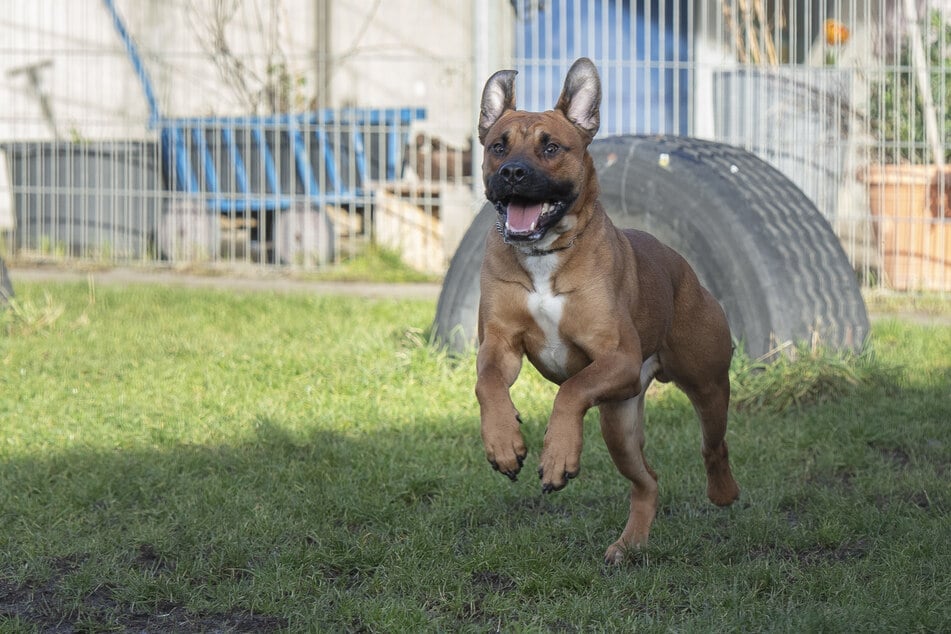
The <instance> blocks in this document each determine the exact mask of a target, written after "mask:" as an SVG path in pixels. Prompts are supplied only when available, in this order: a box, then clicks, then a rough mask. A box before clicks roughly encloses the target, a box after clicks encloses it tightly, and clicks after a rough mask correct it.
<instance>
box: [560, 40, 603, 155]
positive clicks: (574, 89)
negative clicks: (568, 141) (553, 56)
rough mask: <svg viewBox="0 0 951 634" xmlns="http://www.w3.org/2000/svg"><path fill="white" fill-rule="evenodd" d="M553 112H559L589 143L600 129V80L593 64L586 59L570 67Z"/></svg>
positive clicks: (583, 58) (581, 59)
mask: <svg viewBox="0 0 951 634" xmlns="http://www.w3.org/2000/svg"><path fill="white" fill-rule="evenodd" d="M555 110H560V111H561V112H562V113H564V115H565V116H566V117H568V121H571V122H572V123H573V124H575V126H576V127H578V128H579V129H581V130H582V131H583V132H585V133H586V134H587V135H588V140H589V141H590V140H591V139H593V138H594V135H595V134H597V133H598V128H599V127H601V79H600V78H599V77H598V69H597V67H595V65H594V62H592V61H591V60H590V59H588V58H587V57H582V58H580V59H578V60H577V61H575V63H574V64H572V65H571V69H570V70H569V71H568V76H567V77H565V86H564V88H562V89H561V96H560V97H559V98H558V103H557V104H555Z"/></svg>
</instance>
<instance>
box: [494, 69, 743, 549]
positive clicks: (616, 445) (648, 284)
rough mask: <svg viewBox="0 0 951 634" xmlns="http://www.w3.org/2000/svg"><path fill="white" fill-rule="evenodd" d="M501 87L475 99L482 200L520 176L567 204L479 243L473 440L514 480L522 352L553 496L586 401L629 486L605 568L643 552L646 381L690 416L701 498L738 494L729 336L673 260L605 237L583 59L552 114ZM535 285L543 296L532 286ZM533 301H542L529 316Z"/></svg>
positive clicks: (649, 488)
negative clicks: (695, 429) (478, 420)
mask: <svg viewBox="0 0 951 634" xmlns="http://www.w3.org/2000/svg"><path fill="white" fill-rule="evenodd" d="M513 81H514V74H511V71H502V72H500V73H497V74H496V76H493V78H492V79H490V80H489V83H487V84H486V90H485V93H484V97H483V107H482V117H481V119H480V126H479V129H480V141H482V143H483V145H484V146H485V154H484V161H483V175H484V178H485V180H486V187H487V196H488V197H489V199H490V200H492V199H493V193H494V192H495V190H496V189H498V188H497V187H496V185H497V184H498V183H499V179H500V178H502V181H505V182H502V183H501V187H503V188H505V189H506V191H508V190H509V189H511V190H512V191H513V192H515V193H514V195H515V196H519V195H520V194H519V192H520V190H519V187H520V186H521V185H520V182H521V181H520V177H521V176H523V175H524V181H525V182H528V181H529V179H538V180H539V181H540V182H543V181H544V179H552V180H553V182H556V183H559V184H564V183H570V184H572V185H573V188H572V192H571V195H573V196H574V199H573V200H572V202H571V204H570V206H569V207H568V209H567V212H566V213H565V215H564V216H563V217H561V218H560V220H558V222H557V223H555V224H554V225H553V226H551V227H550V228H549V229H548V230H547V231H546V232H545V234H544V237H542V238H539V239H537V240H530V241H527V242H525V243H522V242H519V239H520V237H519V236H510V235H507V236H506V238H503V235H502V233H503V232H504V228H503V230H502V231H492V232H490V234H489V235H488V237H487V241H486V255H485V259H484V262H483V266H482V277H481V284H482V295H481V301H480V306H479V326H478V335H479V341H480V345H479V354H478V360H477V373H478V379H477V383H476V395H477V397H478V400H479V404H480V409H481V417H482V438H483V442H484V444H485V449H486V456H487V458H488V459H489V461H490V462H491V463H492V465H493V466H494V467H495V468H496V469H498V470H499V471H501V472H502V473H504V474H506V475H508V476H509V477H510V478H512V479H515V476H516V474H518V472H519V471H520V469H521V467H522V463H523V461H524V459H525V456H526V454H527V448H526V447H525V444H524V440H523V438H522V435H521V432H520V430H519V422H520V421H519V418H518V413H517V411H516V409H515V406H514V404H513V403H512V400H511V397H510V396H509V388H510V387H511V385H512V384H513V383H514V381H515V379H516V377H517V375H518V373H519V370H520V369H521V362H522V358H523V356H527V357H528V359H529V360H530V361H531V362H532V364H533V365H535V366H536V367H537V368H538V369H539V371H540V372H541V373H542V375H543V376H545V377H546V378H548V379H549V380H551V381H553V382H555V383H557V384H558V385H560V389H559V390H558V393H557V395H556V397H555V401H554V404H553V408H552V413H551V418H550V420H549V424H548V429H547V431H546V433H545V440H544V447H543V449H542V452H541V456H540V466H539V475H540V478H541V481H542V487H543V490H544V491H545V492H549V491H555V490H558V489H561V488H563V487H564V486H565V485H566V484H567V482H568V480H569V479H571V478H573V477H575V476H576V475H577V474H578V471H579V469H580V457H581V442H582V418H583V416H584V414H585V412H586V411H587V410H588V409H590V408H592V407H596V406H597V407H598V408H599V411H600V416H601V430H602V435H603V437H604V440H605V442H606V444H607V446H608V450H609V452H610V453H611V456H612V459H613V460H614V462H615V464H616V465H617V467H618V470H619V471H620V472H621V474H622V475H624V476H625V477H626V478H628V479H629V480H630V481H631V502H630V504H631V508H630V515H629V518H628V521H627V524H626V526H625V528H624V530H623V531H622V533H621V536H620V537H619V538H618V540H617V541H616V542H615V543H613V544H612V545H611V546H610V547H609V548H608V550H607V552H606V553H605V558H606V560H607V561H609V562H611V563H617V562H619V561H621V560H622V559H623V557H624V553H625V552H626V551H627V550H628V549H630V548H635V547H639V546H642V545H644V544H645V543H646V541H647V537H648V532H649V529H650V525H651V523H652V521H653V519H654V515H655V513H656V504H657V484H656V480H657V478H656V475H655V473H654V472H653V470H652V469H651V468H650V467H649V466H648V465H647V463H646V462H645V460H644V456H643V445H644V430H643V392H644V390H646V388H647V385H648V384H649V383H650V381H651V380H652V379H653V378H655V377H656V378H657V379H658V380H662V381H673V382H674V383H675V384H676V385H678V386H679V387H680V388H681V389H683V390H684V392H685V393H686V394H687V396H688V397H689V398H690V400H691V402H692V403H693V405H694V407H695V409H696V411H697V413H698V415H699V417H700V422H701V431H702V434H703V444H702V455H703V459H704V463H705V466H706V471H707V478H708V487H707V493H708V496H709V498H710V499H711V500H712V501H713V502H714V503H716V504H719V505H727V504H730V503H732V502H733V501H734V500H735V499H736V498H737V497H738V495H739V488H738V487H737V485H736V482H735V481H734V479H733V476H732V474H731V472H730V466H729V461H728V454H727V446H726V442H725V440H724V435H725V432H726V416H727V407H728V403H729V391H730V386H729V377H728V369H729V365H730V357H731V354H732V344H731V339H730V333H729V328H728V326H727V322H726V317H725V315H724V313H723V310H722V309H721V307H720V305H719V304H718V303H717V301H716V300H715V299H714V298H713V297H712V296H711V295H710V293H709V292H707V290H706V289H704V288H703V287H702V286H701V285H700V283H699V281H698V280H697V277H696V275H695V274H694V272H693V270H692V269H691V268H690V266H689V265H688V264H687V262H686V261H685V260H684V259H683V258H682V257H681V256H680V255H678V254H677V253H676V252H675V251H673V250H672V249H670V248H668V247H666V246H665V245H663V244H661V243H660V242H659V241H657V240H656V239H655V238H653V237H652V236H650V235H649V234H647V233H644V232H642V231H634V230H619V229H617V228H616V227H615V226H614V225H613V223H612V222H611V220H610V218H609V217H608V215H607V214H606V213H605V212H604V210H603V208H602V207H601V204H600V203H599V202H598V194H599V188H598V182H597V175H596V174H595V170H594V165H593V162H592V159H591V156H590V155H589V154H588V152H587V146H588V144H589V143H590V141H591V139H592V138H593V136H594V134H595V132H596V131H597V125H598V115H597V109H598V106H599V103H600V83H599V80H598V78H597V72H596V70H594V66H593V64H591V62H590V61H588V60H584V59H582V60H579V61H578V62H576V63H575V66H573V67H572V70H571V71H569V75H568V78H567V79H566V81H565V88H564V90H563V92H562V96H561V98H560V99H559V102H558V105H557V106H556V109H555V110H552V111H547V112H543V113H530V112H521V111H516V110H514V83H513ZM552 147H556V150H555V151H550V150H551V149H552ZM493 179H495V180H493ZM536 190H537V188H536ZM533 191H535V190H533ZM533 195H534V194H533ZM568 198H570V196H568ZM493 202H496V201H494V200H493ZM500 205H502V208H503V209H504V203H500ZM539 222H541V220H540V221H539ZM506 239H508V241H506ZM538 245H542V246H543V248H539V246H538ZM533 271H534V272H535V277H533V273H532V272H533ZM539 271H541V272H539ZM539 280H540V281H541V282H545V281H546V280H547V282H548V284H549V286H550V288H547V289H546V288H542V289H539V288H536V283H538V282H539ZM542 286H544V284H542ZM539 298H540V299H539ZM533 301H534V302H535V303H536V304H539V303H540V305H541V306H542V308H541V309H536V311H537V314H533V312H532V309H531V308H530V306H531V305H532V302H533ZM546 302H547V303H546ZM546 309H550V310H548V313H551V314H554V315H556V316H557V315H560V319H559V321H558V322H557V338H558V339H560V342H556V343H558V344H560V345H553V342H552V337H551V336H549V334H546V333H547V332H548V331H546V329H545V325H544V317H545V316H546V315H547V314H548V313H546V312H545V311H546ZM558 359H563V360H564V362H563V363H560V362H558V361H557V360H558ZM645 362H648V363H646V364H645Z"/></svg>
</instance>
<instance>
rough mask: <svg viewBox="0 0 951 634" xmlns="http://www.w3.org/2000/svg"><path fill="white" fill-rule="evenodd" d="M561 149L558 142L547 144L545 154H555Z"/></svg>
mask: <svg viewBox="0 0 951 634" xmlns="http://www.w3.org/2000/svg"><path fill="white" fill-rule="evenodd" d="M560 149H561V147H560V146H559V145H558V144H557V143H549V144H548V145H546V146H545V154H546V155H547V156H553V155H554V154H555V153H557V152H558V150H560Z"/></svg>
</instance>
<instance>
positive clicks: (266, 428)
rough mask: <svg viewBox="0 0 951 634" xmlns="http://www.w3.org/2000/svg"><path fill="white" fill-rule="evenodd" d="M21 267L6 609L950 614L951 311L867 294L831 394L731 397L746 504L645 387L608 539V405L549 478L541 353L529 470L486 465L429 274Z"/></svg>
mask: <svg viewBox="0 0 951 634" xmlns="http://www.w3.org/2000/svg"><path fill="white" fill-rule="evenodd" d="M16 290H17V293H18V295H17V302H16V304H15V305H14V306H13V307H12V308H8V309H7V310H6V311H5V312H4V313H2V314H0V631H3V632H20V631H22V632H31V631H54V632H99V631H136V632H138V631H149V632H190V631H218V632H231V631H235V632H263V631H379V632H398V631H413V632H415V631H421V630H422V631H473V632H485V631H503V632H513V631H519V632H521V631H552V630H565V631H575V630H578V631H599V630H608V631H611V630H614V631H634V630H635V629H637V630H638V631H667V630H670V629H676V630H680V631H688V632H690V631H693V632H710V631H731V630H732V631H795V632H800V631H806V632H814V631H857V632H864V631H875V632H878V631H894V632H911V631H949V630H951V601H949V597H951V327H949V326H946V325H931V326H929V325H920V324H912V323H910V322H902V321H898V320H887V321H882V322H878V323H876V325H875V327H874V334H873V342H872V345H873V354H872V355H870V356H866V357H863V358H862V359H861V360H860V361H855V362H851V363H853V365H851V366H849V367H850V368H853V369H854V368H859V370H856V371H855V372H852V371H851V370H849V371H848V372H846V376H845V379H846V380H845V381H844V382H842V383H840V384H836V386H835V387H834V388H833V389H832V393H829V391H828V390H826V391H825V392H823V391H822V389H819V392H818V393H819V398H820V400H822V399H823V397H824V400H823V401H822V402H820V403H818V404H811V405H809V404H807V405H791V406H789V407H785V408H770V407H769V399H765V400H764V399H762V398H759V399H752V400H751V401H750V403H751V404H752V405H750V406H747V407H737V408H735V411H734V412H733V414H732V420H731V423H730V432H729V440H730V444H731V456H732V458H733V464H734V473H735V474H736V476H737V479H738V480H739V482H740V486H741V487H742V489H743V493H742V497H741V499H740V501H739V502H738V503H737V504H736V505H734V507H733V508H731V509H728V510H720V509H717V508H715V507H714V506H713V505H711V504H710V503H709V502H707V500H706V499H705V497H704V476H703V468H702V465H701V461H700V456H699V430H698V428H697V423H696V421H695V418H694V415H693V412H692V410H691V408H690V405H689V403H688V402H687V401H686V399H685V398H684V397H683V396H682V395H681V394H680V393H679V392H677V391H676V390H673V389H659V390H657V391H656V393H654V394H653V395H652V396H653V398H651V399H649V400H648V422H647V438H648V440H647V453H648V459H649V460H650V462H651V464H652V466H654V468H655V469H656V470H657V471H658V472H659V474H660V486H661V499H660V509H659V512H658V517H657V520H656V522H655V524H654V529H653V532H652V541H651V543H650V545H649V546H648V548H647V549H646V550H645V551H643V552H642V553H640V554H638V555H636V556H635V557H634V558H632V560H631V561H629V562H628V563H627V564H626V565H623V566H621V567H617V568H606V567H605V566H604V565H603V564H602V563H601V557H602V553H603V551H604V548H605V547H606V546H607V545H608V544H609V543H610V542H611V541H613V540H614V539H615V538H616V537H617V535H618V533H619V532H620V530H621V528H622V526H623V523H624V520H625V518H626V493H627V487H626V486H625V483H624V481H623V480H622V478H621V476H619V475H618V474H617V473H616V471H615V469H614V467H613V465H612V464H611V461H610V458H609V457H608V455H607V451H606V449H605V448H604V445H603V442H602V441H601V439H600V434H599V431H598V426H597V424H596V422H595V420H594V417H593V416H592V417H591V419H590V420H589V423H588V425H587V426H586V431H585V441H586V444H585V449H584V456H583V459H582V471H581V475H580V476H579V477H578V478H577V479H576V480H574V481H572V483H571V484H570V485H569V486H568V488H567V489H565V490H564V491H562V492H559V493H557V494H554V495H548V496H542V495H541V492H540V487H539V485H538V482H537V480H535V479H534V478H533V477H531V475H530V474H531V473H532V472H533V471H534V467H535V466H536V464H537V457H538V449H539V447H540V445H541V438H542V435H543V433H544V426H545V421H546V417H547V415H548V412H549V409H550V404H551V399H552V396H553V394H554V388H553V387H552V386H549V385H548V384H546V383H545V382H544V381H543V380H542V379H540V378H539V376H538V375H537V374H535V373H534V372H533V371H529V370H528V367H527V366H526V370H524V371H523V375H522V377H521V378H520V379H519V381H518V383H517V384H516V386H515V388H514V390H513V396H514V398H515V401H516V404H517V405H518V406H519V409H520V410H521V413H522V418H523V420H524V421H525V424H524V428H525V433H526V437H527V440H528V442H529V445H530V455H529V458H528V463H527V465H526V472H523V473H524V475H523V476H522V477H521V478H520V479H519V481H518V482H516V483H514V484H513V483H511V482H509V481H508V480H507V479H506V478H504V477H503V476H500V475H499V474H497V473H495V472H493V471H492V470H491V468H490V467H489V465H488V463H486V461H485V458H484V455H483V452H482V447H481V440H480V436H479V422H478V407H477V404H476V401H475V397H474V396H473V390H472V388H473V382H474V368H473V365H474V363H473V362H474V359H473V358H471V357H468V358H463V359H451V358H448V357H446V356H445V355H443V354H441V353H439V352H436V351H434V350H433V349H432V348H431V347H430V346H428V345H427V335H426V331H427V329H428V327H429V323H430V321H431V319H432V314H433V311H434V302H431V301H395V300H394V301H385V300H363V299H355V298H339V297H315V296H308V295H304V294H290V295H287V294H277V293H275V294H269V293H256V294H251V293H244V294H242V293H236V292H228V291H208V290H194V289H169V288H163V287H149V286H131V287H127V288H120V287H96V288H93V287H90V286H88V285H86V284H76V283H73V284H59V285H42V286H40V285H36V284H22V285H18V286H17V289H16ZM737 373H738V374H737V384H738V387H739V386H741V385H745V384H746V383H745V382H747V383H748V382H750V381H753V382H755V381H754V380H759V379H758V378H757V377H762V376H763V373H762V372H761V371H757V370H756V369H755V368H750V367H749V365H748V364H738V369H737ZM800 374H801V375H803V376H804V375H806V374H807V372H806V371H802V372H800ZM796 376H797V375H796V370H795V368H793V372H792V373H791V374H789V375H787V378H786V379H784V381H783V382H785V383H788V384H796V383H797V382H798V380H797V378H796ZM868 376H870V377H872V378H873V379H874V380H866V377H868ZM803 380H805V379H803ZM784 402H785V401H784ZM777 409H778V410H779V411H776V410H777Z"/></svg>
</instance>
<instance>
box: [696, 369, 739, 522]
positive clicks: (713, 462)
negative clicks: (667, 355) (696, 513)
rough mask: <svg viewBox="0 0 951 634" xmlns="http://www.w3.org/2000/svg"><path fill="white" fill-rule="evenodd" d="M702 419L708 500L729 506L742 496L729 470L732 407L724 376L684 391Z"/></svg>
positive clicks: (726, 377) (702, 450)
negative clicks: (728, 432)
mask: <svg viewBox="0 0 951 634" xmlns="http://www.w3.org/2000/svg"><path fill="white" fill-rule="evenodd" d="M684 392H686V394H687V397H688V398H689V399H690V402H691V403H693V407H694V409H695V410H696V412H697V416H699V417H700V430H701V432H702V433H703V445H702V448H701V453H702V454H703V464H704V467H706V470H707V497H708V498H710V501H711V502H713V503H714V504H716V505H717V506H728V505H730V504H732V503H733V502H734V501H735V500H736V499H737V498H738V497H740V487H739V486H738V485H737V484H736V480H734V479H733V473H732V472H731V471H730V458H729V451H728V450H727V445H726V440H725V436H726V420H727V409H728V408H729V405H730V379H729V376H728V375H727V374H726V373H725V372H724V374H723V375H722V376H721V377H719V379H718V380H717V381H713V382H711V383H707V384H705V385H704V386H703V387H695V388H687V389H684Z"/></svg>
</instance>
